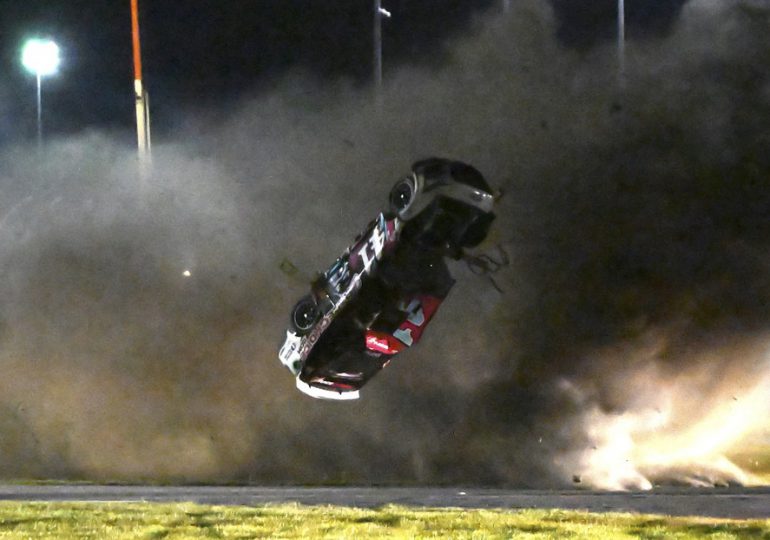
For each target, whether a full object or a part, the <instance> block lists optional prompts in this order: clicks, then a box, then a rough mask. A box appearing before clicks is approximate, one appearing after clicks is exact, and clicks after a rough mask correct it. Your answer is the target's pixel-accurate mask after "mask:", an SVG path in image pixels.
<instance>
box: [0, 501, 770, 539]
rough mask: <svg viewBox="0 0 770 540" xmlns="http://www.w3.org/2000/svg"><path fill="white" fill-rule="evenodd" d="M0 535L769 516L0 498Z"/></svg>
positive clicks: (375, 532)
mask: <svg viewBox="0 0 770 540" xmlns="http://www.w3.org/2000/svg"><path fill="white" fill-rule="evenodd" d="M0 538H56V539H67V538H94V539H102V538H108V539H113V538H116V539H122V538H137V539H139V538H141V539H155V538H167V539H177V538H244V539H245V538H458V539H465V538H467V539H486V538H527V539H529V538H532V539H534V538H542V539H551V538H589V539H597V540H598V539H606V538H650V539H652V538H661V539H663V538H665V539H668V538H678V539H684V538H693V539H694V538H714V539H717V538H718V539H727V538H767V539H770V520H741V521H737V520H723V519H709V518H678V517H665V516H652V515H635V514H617V513H615V514H591V513H585V512H571V511H570V512H568V511H561V510H523V511H503V510H458V509H414V508H405V507H399V506H385V507H382V508H379V509H372V510H364V509H355V508H346V507H334V506H300V505H294V504H284V505H268V506H259V507H244V506H202V505H197V504H191V503H184V504H152V503H50V504H49V503H17V502H3V503H0Z"/></svg>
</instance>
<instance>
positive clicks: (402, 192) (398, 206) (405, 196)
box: [390, 181, 412, 212]
mask: <svg viewBox="0 0 770 540" xmlns="http://www.w3.org/2000/svg"><path fill="white" fill-rule="evenodd" d="M390 202H391V204H392V205H393V208H394V210H396V211H398V212H401V211H402V210H404V209H405V208H406V207H408V206H409V203H410V202H412V186H411V185H410V184H409V182H406V181H404V182H399V183H398V185H396V186H395V187H394V188H393V191H392V192H391V194H390Z"/></svg>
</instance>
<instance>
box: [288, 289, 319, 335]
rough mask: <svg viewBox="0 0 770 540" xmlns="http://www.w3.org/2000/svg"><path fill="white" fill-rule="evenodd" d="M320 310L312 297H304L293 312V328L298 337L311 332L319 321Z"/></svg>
mask: <svg viewBox="0 0 770 540" xmlns="http://www.w3.org/2000/svg"><path fill="white" fill-rule="evenodd" d="M318 316H319V310H318V306H317V305H316V303H315V300H314V299H313V297H312V296H310V295H308V296H305V297H303V298H302V299H301V300H300V301H299V302H297V303H296V304H295V305H294V308H292V310H291V326H292V327H293V328H294V331H295V332H296V333H297V334H298V335H300V336H301V335H304V334H307V333H308V332H310V330H312V329H313V326H315V323H316V322H317V321H318Z"/></svg>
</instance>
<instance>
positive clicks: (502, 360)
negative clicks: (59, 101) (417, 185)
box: [0, 0, 770, 489]
mask: <svg viewBox="0 0 770 540" xmlns="http://www.w3.org/2000/svg"><path fill="white" fill-rule="evenodd" d="M769 17H770V11H769V10H768V9H767V6H766V5H765V4H763V3H758V2H732V1H731V2H710V1H706V0H700V1H696V0H691V2H689V3H688V4H687V5H686V6H685V9H684V10H683V12H682V14H681V16H680V18H679V20H678V21H677V23H676V25H675V26H674V28H673V29H672V31H671V33H670V35H669V36H668V37H665V38H655V39H650V40H649V41H646V42H632V43H629V44H628V47H627V54H628V58H627V59H626V77H625V84H623V85H621V84H620V82H619V79H618V73H617V69H616V66H617V58H616V56H615V50H614V48H613V47H611V46H609V45H608V46H606V47H595V48H593V49H591V50H590V51H573V50H571V49H565V48H564V47H562V46H561V45H560V44H559V43H558V42H557V41H556V40H555V38H554V37H553V36H554V28H555V23H554V20H553V16H552V13H551V12H550V11H549V9H548V8H547V6H546V5H545V4H544V3H542V2H534V1H520V2H516V3H515V5H513V6H512V9H511V10H510V11H509V12H507V13H506V14H505V15H502V14H501V13H498V12H490V13H488V14H487V15H486V16H484V17H482V18H480V19H479V20H478V21H476V22H475V24H474V26H473V31H472V32H471V33H470V34H469V35H467V36H465V37H464V38H463V39H461V40H458V41H457V42H455V43H451V44H448V45H447V51H446V52H447V54H445V55H442V62H443V63H442V64H441V65H436V66H434V67H433V68H432V69H426V68H425V67H424V65H425V63H424V62H421V64H420V65H421V66H422V67H420V68H419V69H418V68H416V67H415V68H411V67H409V66H406V67H401V68H399V69H398V70H392V71H391V72H388V73H386V81H385V85H384V87H383V89H382V96H381V100H380V101H381V103H380V104H379V105H378V104H377V101H376V100H374V99H373V97H372V95H371V89H361V88H358V87H355V86H354V85H352V84H350V83H348V82H346V81H344V80H343V81H337V82H334V83H329V82H320V81H317V80H313V79H312V78H310V77H308V76H306V75H303V74H294V75H291V76H289V77H286V78H285V79H284V80H282V81H280V82H279V83H277V85H276V88H275V89H274V90H273V91H271V92H269V93H265V94H260V95H256V96H253V98H251V99H249V100H247V101H245V102H242V103H239V104H238V105H237V106H233V108H232V109H231V110H230V111H229V112H228V113H227V114H226V115H225V116H224V117H218V118H215V119H212V117H211V116H207V115H205V114H203V113H199V114H191V115H190V116H189V118H188V119H187V121H186V123H185V124H184V126H183V127H182V128H181V129H180V132H179V134H178V137H175V140H174V141H166V142H162V143H161V144H156V146H155V147H154V149H153V167H152V171H151V174H149V175H147V176H145V177H143V176H141V175H140V174H138V172H137V166H136V162H135V155H134V153H133V151H132V150H131V149H130V148H125V147H123V146H121V145H119V144H116V143H114V142H111V141H110V140H108V139H107V138H106V136H105V135H104V134H101V133H84V134H82V135H80V136H79V137H75V138H70V139H67V140H56V141H50V142H49V144H48V145H47V147H46V148H45V149H44V152H43V153H42V154H41V153H39V152H37V150H36V149H35V148H34V147H23V146H22V147H17V148H11V149H6V150H5V151H4V153H3V155H2V159H1V160H0V163H1V164H2V165H0V193H1V194H2V196H1V197H0V240H2V241H1V242H0V269H1V270H2V272H1V273H0V292H1V293H2V298H3V303H2V305H0V369H2V374H3V377H2V378H0V474H2V475H3V476H5V477H58V478H77V479H95V480H123V481H140V480H155V481H212V482H225V481H227V482H229V481H244V482H245V481H251V482H263V483H313V484H316V483H345V482H349V483H443V484H454V483H473V484H479V483H480V484H487V485H519V486H561V485H568V484H572V483H573V481H580V482H581V484H582V485H588V486H595V487H599V488H610V489H622V488H634V487H638V488H647V487H650V486H651V485H653V484H656V483H661V482H684V483H690V484H709V485H712V484H717V483H725V482H728V483H730V482H735V483H751V482H752V481H754V479H753V478H752V476H751V474H750V473H748V472H746V471H743V470H741V469H740V468H738V467H737V466H736V465H735V464H733V463H731V462H730V461H729V460H728V459H727V458H726V457H725V454H726V453H727V452H728V451H730V450H731V449H733V448H735V445H736V444H739V443H740V442H741V441H742V440H743V439H744V438H745V437H746V436H747V435H750V434H752V433H755V434H756V433H762V432H763V430H767V429H768V427H769V426H767V425H766V420H764V418H765V415H763V414H758V411H764V410H766V409H767V406H768V405H769V403H768V401H770V399H768V397H767V396H769V395H770V364H769V363H768V362H770V356H768V355H769V354H770V335H768V330H770V311H768V300H770V271H769V269H770V241H768V238H770V234H769V233H770V230H768V229H769V228H770V220H768V217H770V216H769V215H768V214H769V213H770V189H768V188H769V187H770V186H769V185H768V179H770V158H769V157H768V153H767V148H768V147H770V144H769V143H770V141H769V140H768V131H767V125H768V120H770V81H768V76H767V70H766V66H768V65H770V46H769V45H768V42H767V39H766V29H767V23H768V18H769ZM432 155H437V156H446V157H452V158H455V159H460V160H464V161H467V162H469V163H472V164H473V165H474V166H476V167H477V168H478V169H479V170H481V171H482V173H484V174H485V176H486V177H487V178H488V180H489V181H490V183H491V184H492V185H494V186H496V187H499V188H501V189H502V190H503V192H504V193H505V195H504V197H503V198H502V199H501V201H500V203H499V207H498V210H497V215H498V219H497V221H496V223H495V229H494V233H493V235H492V238H490V239H489V242H488V243H487V244H486V245H484V246H482V247H481V248H480V249H481V250H482V251H483V250H486V251H489V252H490V253H492V254H493V255H494V254H496V253H498V251H497V250H498V248H497V247H495V246H499V249H502V250H503V251H504V252H505V253H506V254H507V256H508V259H509V261H510V263H509V264H508V265H507V266H506V267H504V268H503V269H502V270H500V271H499V272H497V273H496V274H495V275H494V276H493V279H494V283H493V282H492V281H491V280H490V277H489V276H479V275H476V274H474V273H473V272H471V271H470V269H469V268H467V267H466V266H465V265H464V264H463V263H461V262H458V263H452V271H453V273H454V275H455V277H456V278H457V281H458V283H457V285H456V286H455V288H454V289H453V291H452V292H451V294H450V296H449V298H448V299H447V301H446V302H445V303H444V305H443V306H442V309H441V310H440V312H439V313H438V314H437V316H436V318H435V319H434V321H433V322H432V323H431V328H430V330H429V331H428V332H427V333H426V335H425V337H424V338H423V340H422V342H421V343H420V345H419V346H418V347H416V348H415V349H414V350H410V351H408V352H406V353H404V354H403V355H401V356H399V357H398V358H396V359H395V360H394V362H393V363H392V365H390V366H389V367H388V368H387V369H386V370H385V372H384V373H382V374H380V375H379V376H378V377H376V378H375V379H374V380H373V381H372V382H371V383H370V384H369V385H368V386H366V387H365V388H364V390H363V391H362V399H361V400H360V401H359V402H356V403H352V404H337V403H326V402H318V401H314V400H311V399H310V398H306V397H305V396H303V395H301V394H299V393H298V392H297V391H296V390H295V389H294V385H293V380H292V378H291V376H290V374H289V373H288V372H287V371H286V370H285V368H283V366H281V365H280V363H279V362H278V360H277V357H276V349H277V346H278V344H279V343H280V341H281V339H282V338H283V332H284V329H285V328H286V325H287V318H288V311H289V309H290V307H291V305H292V303H293V302H294V300H295V299H296V298H298V297H299V296H301V295H302V294H303V293H304V292H305V290H306V287H307V283H306V278H307V276H309V275H310V274H312V271H313V270H314V269H322V268H325V267H326V266H327V265H328V264H329V263H330V262H331V261H332V260H333V259H334V258H335V257H336V256H337V255H338V254H339V253H340V252H341V251H342V250H343V249H344V248H345V247H346V245H347V244H348V243H349V242H350V241H351V240H352V237H353V236H354V235H355V234H356V233H357V232H358V231H359V230H360V229H361V228H363V227H364V226H365V225H366V223H367V222H368V221H369V220H370V219H371V218H372V217H373V216H374V215H375V214H376V213H377V212H378V211H380V210H381V209H382V208H384V205H385V203H386V200H387V193H388V190H389V189H390V186H391V185H392V184H393V182H394V181H395V180H396V179H397V178H398V177H399V176H400V175H402V174H403V173H405V172H407V171H408V167H409V165H410V164H411V163H412V162H413V161H416V160H417V159H420V158H423V157H426V156H432ZM498 256H499V253H498ZM286 260H288V261H290V262H291V263H292V264H293V265H294V266H296V267H297V268H300V269H301V271H300V272H299V273H298V274H297V275H288V274H287V273H285V272H284V271H282V270H281V266H282V262H284V261H286ZM284 268H286V266H285V265H284ZM765 433H766V431H765Z"/></svg>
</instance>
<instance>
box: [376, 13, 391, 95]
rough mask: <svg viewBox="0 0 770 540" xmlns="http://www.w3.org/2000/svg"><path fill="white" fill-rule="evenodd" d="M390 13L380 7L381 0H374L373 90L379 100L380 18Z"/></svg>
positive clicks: (380, 75)
mask: <svg viewBox="0 0 770 540" xmlns="http://www.w3.org/2000/svg"><path fill="white" fill-rule="evenodd" d="M383 17H388V18H389V17H390V11H388V10H387V9H384V8H383V7H382V0H374V88H375V91H376V92H377V96H378V99H379V96H380V88H381V87H382V18H383Z"/></svg>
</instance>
